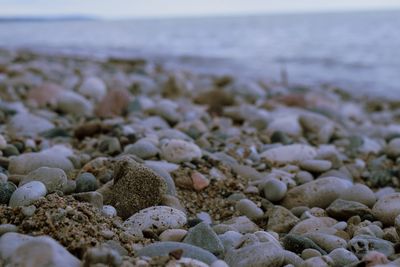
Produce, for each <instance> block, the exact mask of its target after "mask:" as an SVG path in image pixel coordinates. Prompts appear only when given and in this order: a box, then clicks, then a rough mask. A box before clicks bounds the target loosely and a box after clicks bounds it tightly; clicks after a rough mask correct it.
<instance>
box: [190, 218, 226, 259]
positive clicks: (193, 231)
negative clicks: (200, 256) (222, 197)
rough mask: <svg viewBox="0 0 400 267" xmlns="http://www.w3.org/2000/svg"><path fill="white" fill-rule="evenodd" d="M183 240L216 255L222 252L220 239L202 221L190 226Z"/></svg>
mask: <svg viewBox="0 0 400 267" xmlns="http://www.w3.org/2000/svg"><path fill="white" fill-rule="evenodd" d="M183 242H184V243H187V244H191V245H193V246H197V247H200V248H203V249H205V250H207V251H210V252H211V253H213V254H214V255H216V256H218V255H222V254H223V253H224V246H223V245H222V242H221V240H220V239H219V238H218V236H217V234H216V233H215V232H214V230H213V229H212V228H211V227H210V226H209V225H208V224H207V223H204V222H201V223H199V224H197V225H196V226H194V227H192V228H190V229H189V231H188V233H187V235H186V237H185V239H184V240H183Z"/></svg>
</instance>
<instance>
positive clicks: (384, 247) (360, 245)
mask: <svg viewBox="0 0 400 267" xmlns="http://www.w3.org/2000/svg"><path fill="white" fill-rule="evenodd" d="M348 247H349V249H350V251H351V252H353V253H354V254H355V255H356V256H357V257H358V258H361V257H363V256H364V255H365V254H367V253H368V252H369V251H378V252H381V253H383V254H384V255H386V256H390V255H392V254H394V252H395V251H394V248H393V244H392V243H391V242H389V241H386V240H383V239H380V238H376V237H373V236H369V235H358V236H355V237H353V238H352V239H351V240H350V241H349V242H348Z"/></svg>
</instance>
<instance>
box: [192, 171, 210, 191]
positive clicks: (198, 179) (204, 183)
mask: <svg viewBox="0 0 400 267" xmlns="http://www.w3.org/2000/svg"><path fill="white" fill-rule="evenodd" d="M191 178H192V186H193V189H194V190H196V191H201V190H203V189H204V188H206V187H208V186H209V185H210V180H209V179H207V178H206V177H205V176H204V175H203V174H201V173H199V172H197V171H194V172H192V175H191Z"/></svg>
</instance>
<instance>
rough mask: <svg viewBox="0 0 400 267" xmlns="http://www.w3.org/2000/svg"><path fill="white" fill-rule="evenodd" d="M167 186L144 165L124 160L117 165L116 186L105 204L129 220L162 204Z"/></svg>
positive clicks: (105, 200) (106, 197)
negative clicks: (139, 212) (147, 209)
mask: <svg viewBox="0 0 400 267" xmlns="http://www.w3.org/2000/svg"><path fill="white" fill-rule="evenodd" d="M166 191H167V185H166V183H165V181H164V179H163V178H162V177H160V176H159V175H157V174H156V173H154V172H153V171H152V170H151V169H149V168H147V167H146V166H144V165H143V164H140V163H137V162H135V161H134V160H132V159H129V158H122V159H120V160H119V161H117V163H116V164H115V168H114V184H113V185H112V186H111V191H110V192H109V194H108V195H106V196H104V203H105V204H106V205H111V206H113V207H115V208H116V209H117V212H118V215H119V216H120V217H122V218H123V219H127V218H128V217H130V216H131V215H132V214H135V213H136V212H138V211H140V210H142V209H145V208H147V207H150V206H155V205H158V204H160V203H161V200H162V196H163V195H164V194H165V193H166Z"/></svg>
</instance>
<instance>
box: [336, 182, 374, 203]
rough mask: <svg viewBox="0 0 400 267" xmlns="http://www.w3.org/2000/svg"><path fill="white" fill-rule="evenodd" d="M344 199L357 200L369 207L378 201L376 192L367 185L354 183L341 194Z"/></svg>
mask: <svg viewBox="0 0 400 267" xmlns="http://www.w3.org/2000/svg"><path fill="white" fill-rule="evenodd" d="M340 198H341V199H343V200H350V201H357V202H359V203H362V204H364V205H367V206H368V207H372V206H373V205H374V204H375V202H376V197H375V194H374V192H373V191H372V190H371V189H370V188H369V187H368V186H366V185H363V184H354V185H353V186H352V187H350V188H347V189H346V190H345V191H343V193H341V194H340Z"/></svg>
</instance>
